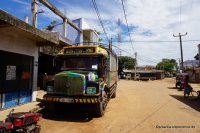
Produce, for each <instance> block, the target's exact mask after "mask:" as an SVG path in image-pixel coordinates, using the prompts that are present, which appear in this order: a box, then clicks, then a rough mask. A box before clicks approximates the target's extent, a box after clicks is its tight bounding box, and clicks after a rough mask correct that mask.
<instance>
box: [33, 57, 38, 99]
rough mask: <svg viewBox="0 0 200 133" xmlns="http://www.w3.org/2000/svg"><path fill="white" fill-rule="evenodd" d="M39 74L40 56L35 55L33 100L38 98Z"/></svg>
mask: <svg viewBox="0 0 200 133" xmlns="http://www.w3.org/2000/svg"><path fill="white" fill-rule="evenodd" d="M37 76H38V57H37V56H35V57H34V62H33V86H32V87H33V89H32V92H33V93H32V101H36V98H37Z"/></svg>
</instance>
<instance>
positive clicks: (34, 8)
mask: <svg viewBox="0 0 200 133" xmlns="http://www.w3.org/2000/svg"><path fill="white" fill-rule="evenodd" d="M31 10H32V19H31V21H32V22H31V24H32V26H33V27H35V28H37V11H38V1H37V0H32V3H31Z"/></svg>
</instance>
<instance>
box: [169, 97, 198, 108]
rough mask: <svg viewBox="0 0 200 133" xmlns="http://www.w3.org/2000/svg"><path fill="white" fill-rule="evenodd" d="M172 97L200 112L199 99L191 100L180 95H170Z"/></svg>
mask: <svg viewBox="0 0 200 133" xmlns="http://www.w3.org/2000/svg"><path fill="white" fill-rule="evenodd" d="M170 96H171V97H173V98H175V99H177V100H179V101H180V102H182V103H184V104H186V105H187V106H190V107H191V108H193V109H195V110H196V111H199V112H200V100H199V99H190V98H186V99H185V98H184V97H183V96H179V95H170Z"/></svg>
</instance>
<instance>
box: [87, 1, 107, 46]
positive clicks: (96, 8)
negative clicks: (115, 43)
mask: <svg viewBox="0 0 200 133" xmlns="http://www.w3.org/2000/svg"><path fill="white" fill-rule="evenodd" d="M90 2H92V4H93V7H94V9H95V11H96V14H97V17H98V20H99V23H100V25H101V27H102V29H103V32H104V34H105V36H106V39H107V41H108V42H109V38H108V35H107V33H106V30H105V27H104V24H103V21H102V19H101V15H100V13H99V10H98V7H97V4H96V1H95V0H90Z"/></svg>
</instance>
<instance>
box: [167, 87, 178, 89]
mask: <svg viewBox="0 0 200 133" xmlns="http://www.w3.org/2000/svg"><path fill="white" fill-rule="evenodd" d="M168 89H177V88H176V87H168Z"/></svg>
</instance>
